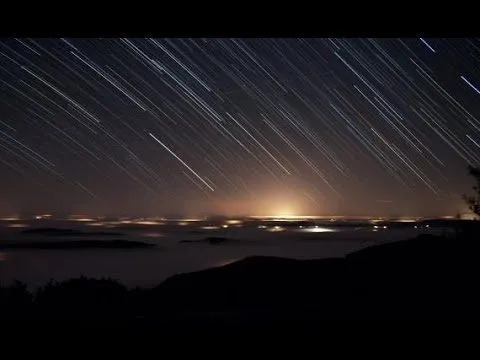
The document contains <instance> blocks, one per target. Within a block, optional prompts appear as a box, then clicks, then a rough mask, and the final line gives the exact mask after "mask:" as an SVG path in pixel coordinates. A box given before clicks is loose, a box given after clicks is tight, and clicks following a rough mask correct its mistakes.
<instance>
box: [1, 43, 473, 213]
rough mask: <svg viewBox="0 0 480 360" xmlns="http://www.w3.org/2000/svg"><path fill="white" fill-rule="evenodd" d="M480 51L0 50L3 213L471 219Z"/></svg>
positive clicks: (90, 46)
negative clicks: (467, 199)
mask: <svg viewBox="0 0 480 360" xmlns="http://www.w3.org/2000/svg"><path fill="white" fill-rule="evenodd" d="M479 60H480V40H478V39H430V38H425V39H419V38H415V39H414V38H411V39H70V38H69V39H2V40H0V213H2V214H21V213H46V212H47V213H48V212H49V213H52V212H53V213H62V214H71V213H84V214H91V215H120V214H122V215H167V214H183V215H207V214H224V215H279V214H284V215H346V216H353V215H375V216H437V215H455V214H456V213H457V212H466V206H465V205H464V204H463V201H462V199H461V194H462V193H464V192H468V191H469V188H470V186H471V181H470V179H469V178H468V176H467V170H466V166H467V165H468V164H472V165H478V164H479V162H480V151H479V150H480V149H479V148H480V121H479V119H480V101H479V100H480V61H479Z"/></svg>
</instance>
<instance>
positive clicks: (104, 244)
mask: <svg viewBox="0 0 480 360" xmlns="http://www.w3.org/2000/svg"><path fill="white" fill-rule="evenodd" d="M154 246H155V244H149V243H144V242H141V241H130V240H64V241H29V242H26V241H21V242H20V241H19V242H8V243H7V242H3V243H2V242H0V250H20V249H35V250H52V249H132V248H147V247H154Z"/></svg>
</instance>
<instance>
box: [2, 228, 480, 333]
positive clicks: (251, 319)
mask: <svg viewBox="0 0 480 360" xmlns="http://www.w3.org/2000/svg"><path fill="white" fill-rule="evenodd" d="M479 249H480V244H478V242H477V241H468V240H461V239H453V238H447V237H440V236H420V237H418V238H417V239H414V240H407V241H399V242H395V243H389V244H384V245H378V246H373V247H370V248H366V249H363V250H360V251H357V252H354V253H352V254H349V255H347V256H346V257H344V258H337V259H322V260H293V259H285V258H272V257H249V258H246V259H244V260H240V261H237V262H235V263H232V264H229V265H225V266H222V267H218V268H212V269H207V270H203V271H198V272H194V273H189V274H182V275H176V276H172V277H171V278H169V279H167V280H166V281H165V282H163V283H162V284H160V285H158V286H156V287H154V288H151V289H140V288H138V289H133V290H127V289H125V288H124V287H123V285H120V284H118V283H116V282H114V281H112V280H93V279H85V278H83V279H81V280H78V279H77V280H70V281H67V282H63V283H58V284H49V285H47V286H46V287H44V288H43V289H41V290H39V291H38V292H37V293H36V294H35V295H34V296H32V295H31V294H29V293H28V292H27V291H26V289H25V288H24V287H22V285H21V284H14V285H13V286H12V287H9V288H2V289H1V291H0V312H2V314H0V315H2V316H4V317H5V318H7V319H8V318H9V321H10V322H14V323H19V321H20V320H22V321H23V322H22V324H23V325H22V326H25V324H26V323H32V322H33V323H35V324H39V323H41V324H47V323H48V324H49V323H52V322H63V323H67V324H72V325H74V324H83V325H85V324H87V325H90V326H94V325H95V326H97V325H105V326H126V327H133V328H135V327H146V326H148V327H149V326H154V327H158V328H164V329H166V330H168V329H173V328H175V327H178V329H183V330H184V329H185V327H186V326H188V327H189V329H192V328H197V329H198V328H208V327H214V328H218V327H231V326H236V327H238V326H247V327H250V326H261V325H275V324H281V325H286V324H289V326H291V325H295V326H307V325H313V324H318V323H321V322H322V321H326V320H339V319H347V320H352V319H357V320H375V319H387V320H388V319H390V320H405V319H415V320H417V319H427V320H428V319H440V320H445V319H467V320H470V319H475V320H479V319H480V305H479V304H480V292H479V290H478V286H477V283H478V275H479V274H480V262H479V261H478V250H479ZM19 309H21V310H19Z"/></svg>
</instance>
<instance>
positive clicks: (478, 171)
mask: <svg viewBox="0 0 480 360" xmlns="http://www.w3.org/2000/svg"><path fill="white" fill-rule="evenodd" d="M468 173H469V175H470V176H471V177H473V178H474V179H475V185H474V186H472V189H473V191H474V192H475V195H473V196H472V195H465V194H464V195H463V198H464V200H465V201H466V203H467V204H468V208H469V209H470V211H472V212H473V213H474V214H475V215H477V216H480V168H478V167H474V166H471V165H469V166H468Z"/></svg>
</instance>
